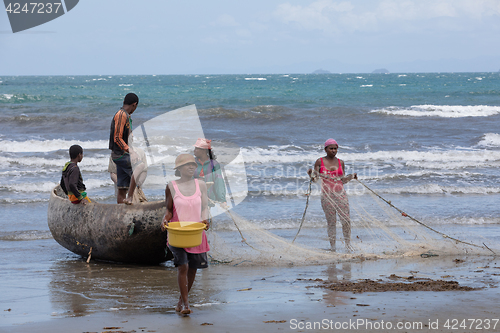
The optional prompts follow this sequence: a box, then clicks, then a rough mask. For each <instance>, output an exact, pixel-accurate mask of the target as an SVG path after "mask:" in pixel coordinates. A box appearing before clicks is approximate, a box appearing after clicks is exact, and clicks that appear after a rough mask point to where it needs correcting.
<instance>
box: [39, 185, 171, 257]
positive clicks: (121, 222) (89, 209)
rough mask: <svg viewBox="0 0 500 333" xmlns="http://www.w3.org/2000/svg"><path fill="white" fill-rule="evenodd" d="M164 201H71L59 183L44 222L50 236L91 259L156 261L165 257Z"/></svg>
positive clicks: (54, 190)
mask: <svg viewBox="0 0 500 333" xmlns="http://www.w3.org/2000/svg"><path fill="white" fill-rule="evenodd" d="M164 214H165V202H164V201H155V202H146V203H141V204H134V205H131V206H127V205H123V204H120V205H118V204H100V203H95V202H92V203H87V204H86V205H75V204H72V203H71V202H70V201H69V200H68V199H67V197H65V195H64V193H63V192H62V189H61V187H60V186H56V187H55V188H54V189H53V190H52V192H51V195H50V200H49V209H48V218H47V220H48V225H49V229H50V232H51V233H52V236H53V237H54V239H55V240H56V241H57V242H58V243H59V244H61V245H62V246H63V247H65V248H66V249H68V250H70V251H71V252H73V253H76V254H78V255H81V256H83V257H88V255H89V252H90V249H92V255H91V258H92V259H97V260H105V261H116V262H123V263H136V264H158V263H161V262H163V261H165V260H168V259H170V258H167V255H166V252H165V249H166V241H167V233H166V232H163V231H161V228H160V221H161V220H162V218H163V215H164Z"/></svg>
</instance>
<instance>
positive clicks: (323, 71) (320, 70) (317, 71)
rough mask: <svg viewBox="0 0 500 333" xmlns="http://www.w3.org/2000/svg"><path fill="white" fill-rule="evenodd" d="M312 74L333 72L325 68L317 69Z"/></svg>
mask: <svg viewBox="0 0 500 333" xmlns="http://www.w3.org/2000/svg"><path fill="white" fill-rule="evenodd" d="M312 74H331V72H329V71H327V70H324V69H317V70H315V71H314V72H312Z"/></svg>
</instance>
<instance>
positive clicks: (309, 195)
mask: <svg viewBox="0 0 500 333" xmlns="http://www.w3.org/2000/svg"><path fill="white" fill-rule="evenodd" d="M312 182H313V179H312V178H311V179H309V189H308V190H307V193H306V196H307V200H306V208H305V209H304V214H302V221H301V222H300V226H299V230H298V231H297V234H296V235H295V238H294V239H293V241H292V243H293V242H295V239H297V236H298V235H299V232H300V229H302V225H303V224H304V219H305V217H306V211H307V207H308V206H309V198H310V197H311V186H312Z"/></svg>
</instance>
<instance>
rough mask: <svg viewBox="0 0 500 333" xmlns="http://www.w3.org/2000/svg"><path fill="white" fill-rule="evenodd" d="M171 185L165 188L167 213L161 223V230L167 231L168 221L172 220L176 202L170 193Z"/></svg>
mask: <svg viewBox="0 0 500 333" xmlns="http://www.w3.org/2000/svg"><path fill="white" fill-rule="evenodd" d="M169 185H170V183H169V184H167V186H166V187H165V206H167V211H166V212H165V215H164V216H163V220H162V222H161V230H162V231H165V230H166V226H167V224H168V221H170V220H171V219H172V216H173V211H174V201H173V199H172V198H173V196H172V193H171V192H170V186H169Z"/></svg>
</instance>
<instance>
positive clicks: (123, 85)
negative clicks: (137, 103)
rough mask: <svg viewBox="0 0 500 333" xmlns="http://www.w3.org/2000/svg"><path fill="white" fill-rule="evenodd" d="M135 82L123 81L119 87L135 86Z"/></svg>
mask: <svg viewBox="0 0 500 333" xmlns="http://www.w3.org/2000/svg"><path fill="white" fill-rule="evenodd" d="M133 85H134V84H133V83H130V84H125V83H122V84H119V85H118V86H119V87H131V86H133Z"/></svg>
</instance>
